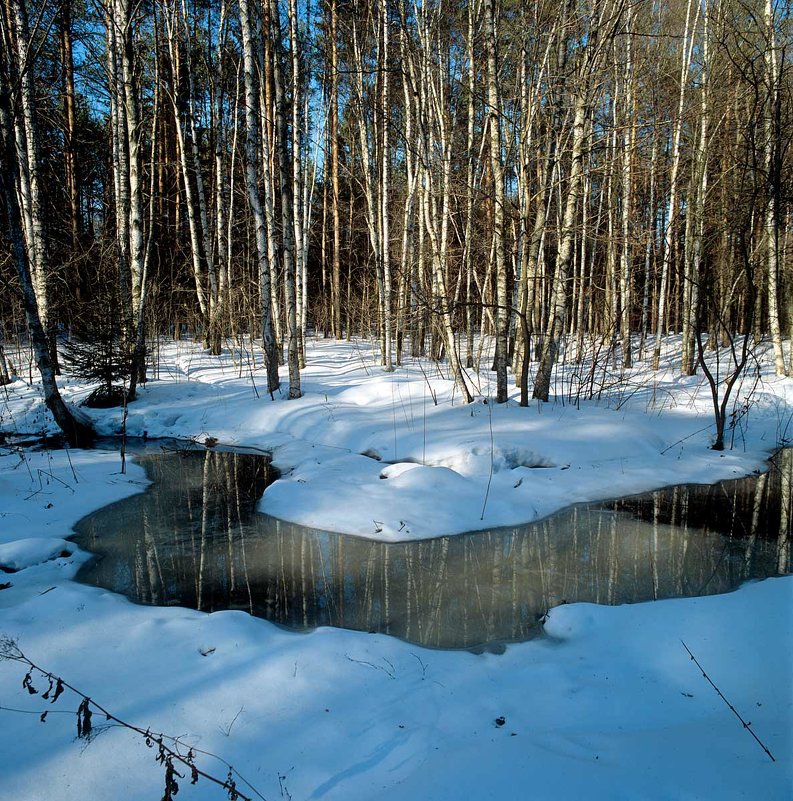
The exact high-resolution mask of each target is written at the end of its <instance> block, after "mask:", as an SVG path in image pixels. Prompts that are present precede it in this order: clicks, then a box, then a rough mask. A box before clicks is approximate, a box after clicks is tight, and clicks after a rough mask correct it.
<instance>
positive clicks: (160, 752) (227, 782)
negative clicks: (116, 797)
mask: <svg viewBox="0 0 793 801" xmlns="http://www.w3.org/2000/svg"><path fill="white" fill-rule="evenodd" d="M3 660H7V661H11V662H19V663H21V664H23V665H26V666H27V668H28V671H27V673H26V674H25V678H24V679H23V680H22V686H23V687H24V688H25V689H26V690H27V691H28V693H29V694H30V695H38V690H37V689H36V688H35V687H34V685H33V675H34V673H36V674H38V675H39V676H40V677H41V678H42V679H43V680H45V681H47V682H48V685H49V686H48V688H47V690H46V691H45V692H44V693H43V694H42V695H41V698H42V699H44V700H48V701H49V702H50V703H51V704H54V703H55V702H56V701H57V700H58V697H59V696H60V695H61V694H62V693H63V692H64V690H70V691H71V692H73V693H74V694H75V695H77V696H78V697H79V698H80V699H81V700H80V705H79V708H78V710H77V736H78V738H81V739H85V740H87V741H90V740H91V739H92V730H93V728H94V727H93V724H92V722H91V718H92V716H93V714H94V713H95V712H100V713H101V714H102V715H103V716H104V718H105V720H107V721H110V722H111V723H114V724H116V725H118V726H121V727H122V728H125V729H129V730H130V731H132V732H134V733H135V734H138V735H139V736H141V737H142V738H143V739H144V742H145V743H146V745H147V746H148V747H149V748H153V747H154V746H155V745H156V746H157V758H156V759H157V762H158V763H160V764H161V765H165V772H166V773H165V784H166V787H165V796H164V797H165V798H169V799H170V798H171V795H176V793H177V792H178V784H176V780H175V778H174V777H175V776H178V777H180V778H181V774H179V773H177V772H176V770H175V768H174V762H178V763H180V764H182V765H184V766H185V767H186V768H188V769H189V771H190V777H191V784H196V783H197V782H198V780H199V778H203V779H206V780H207V781H209V782H212V783H213V784H216V785H218V786H219V787H221V788H222V789H223V790H225V791H226V793H227V794H228V798H229V800H230V801H253V797H252V796H248V795H245V794H244V793H242V792H241V791H240V790H239V789H238V788H237V783H236V781H235V779H234V776H235V775H236V776H237V777H238V778H239V779H241V780H242V781H243V782H244V783H245V784H246V785H247V786H248V787H249V788H250V790H251V791H252V792H253V794H254V795H255V796H257V797H258V798H260V799H262V801H266V800H265V799H264V796H263V795H262V794H261V793H260V792H259V791H258V790H257V789H256V788H255V787H254V786H253V785H252V784H250V782H248V781H247V780H246V779H244V778H243V777H242V775H241V774H240V773H239V772H238V771H236V770H235V769H234V768H233V767H232V766H231V765H230V764H229V763H228V762H226V760H225V759H223V758H222V757H219V756H218V755H217V754H212V753H211V752H208V751H201V750H200V749H195V748H192V747H189V746H188V751H187V753H186V754H185V753H183V752H182V751H181V750H179V748H180V746H183V743H182V742H181V741H180V738H178V737H171V736H169V735H165V734H161V733H160V734H157V733H154V732H152V731H151V730H150V729H142V728H140V727H139V726H135V725H134V724H132V723H127V722H126V721H124V720H121V718H118V717H116V716H115V715H114V714H112V713H111V712H109V711H108V710H107V709H105V708H104V707H103V706H101V705H100V704H98V703H97V702H96V701H94V700H93V699H92V698H90V697H89V696H87V695H86V694H85V693H83V692H82V691H80V690H78V689H77V688H76V687H74V686H72V685H71V684H69V683H68V682H65V681H64V680H63V679H62V678H60V677H59V676H56V675H55V674H53V673H50V672H49V671H47V670H45V669H44V668H42V667H39V666H38V665H37V664H35V663H34V662H33V661H32V660H30V659H28V657H27V656H25V654H24V653H23V652H22V650H21V649H20V648H19V646H18V645H17V643H16V642H15V641H14V640H12V639H11V638H9V637H2V638H0V661H3ZM0 710H3V711H15V712H16V711H22V710H11V709H10V708H8V707H0ZM46 717H47V712H43V713H41V714H40V719H41V721H42V723H43V722H44V721H45V719H46ZM166 740H167V741H170V742H171V743H173V744H174V747H173V748H171V747H170V746H169V745H167V744H166V742H165V741H166ZM196 752H198V753H202V754H204V755H205V756H209V757H212V758H214V759H217V760H218V761H219V762H221V763H222V764H223V765H225V766H226V768H227V769H228V774H227V776H226V778H225V779H221V778H218V777H216V776H213V775H212V774H211V773H207V772H206V771H204V770H201V769H199V768H198V767H197V766H196V764H195V757H196Z"/></svg>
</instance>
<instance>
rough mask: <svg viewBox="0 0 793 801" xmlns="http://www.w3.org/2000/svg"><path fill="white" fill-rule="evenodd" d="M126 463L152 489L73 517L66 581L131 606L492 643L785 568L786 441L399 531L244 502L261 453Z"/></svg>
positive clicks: (263, 464)
mask: <svg viewBox="0 0 793 801" xmlns="http://www.w3.org/2000/svg"><path fill="white" fill-rule="evenodd" d="M139 460H140V462H141V463H142V464H143V466H144V467H145V469H146V472H147V474H148V476H149V478H150V479H151V480H152V482H153V484H152V486H151V487H149V488H148V489H147V490H146V491H145V492H143V493H141V494H139V495H136V496H133V497H131V498H127V499H125V500H122V501H119V502H117V503H115V504H112V505H110V506H107V507H105V508H104V509H101V510H99V511H98V512H95V513H94V514H92V515H90V516H88V517H86V518H84V519H83V520H81V521H80V522H79V523H78V525H77V526H76V532H77V534H76V536H75V540H76V542H77V543H78V544H79V545H80V547H82V548H84V549H85V550H88V551H91V552H93V553H94V554H96V555H97V556H96V558H95V559H93V560H92V561H90V562H88V563H87V564H86V565H85V566H84V567H83V568H82V569H81V570H80V572H79V574H78V576H77V578H78V580H79V581H83V582H86V583H89V584H93V585H98V586H101V587H105V588H107V589H110V590H113V591H115V592H120V593H123V594H124V595H126V596H127V597H128V598H130V599H131V600H133V601H135V602H137V603H142V604H153V605H159V606H168V605H178V606H187V607H192V608H194V609H200V610H204V611H216V610H220V609H243V610H245V611H247V612H249V613H251V614H253V615H257V616H260V617H264V618H267V619H268V620H271V621H273V622H275V623H278V624H281V625H284V626H289V627H292V628H296V629H311V628H314V627H316V626H337V627H343V628H351V629H358V630H362V631H372V632H384V633H387V634H391V635H394V636H397V637H400V638H402V639H405V640H409V641H411V642H415V643H418V644H420V645H424V646H432V647H440V648H469V649H474V650H483V649H487V650H496V651H497V650H500V649H502V648H503V644H504V643H505V642H514V641H519V640H525V639H529V638H531V637H533V636H535V635H536V634H537V633H538V632H539V631H540V629H541V626H540V623H539V621H540V619H541V618H542V616H543V614H544V613H545V612H546V611H547V610H548V609H550V608H551V607H553V606H556V605H558V604H560V603H566V602H569V603H572V602H574V601H591V602H594V603H603V604H621V603H633V602H638V601H646V600H652V599H660V598H670V597H682V596H698V595H710V594H714V593H720V592H727V591H729V590H732V589H734V588H735V587H737V586H738V585H739V584H740V583H741V582H743V581H746V580H748V579H759V578H764V577H768V576H773V575H779V574H783V573H789V572H790V571H791V553H790V528H791V525H790V521H791V513H792V508H793V504H792V503H791V496H792V495H793V449H786V450H782V451H780V452H779V454H778V455H777V456H776V458H775V460H774V461H773V462H771V463H770V469H769V471H768V472H767V473H763V474H762V475H760V476H754V477H749V478H744V479H740V480H736V481H724V482H721V483H719V484H715V485H712V486H701V485H681V486H677V487H670V488H667V489H663V490H660V491H657V492H652V493H648V494H645V495H640V496H634V497H630V498H626V499H622V500H618V501H612V502H609V503H599V504H585V505H578V506H574V507H571V508H569V509H566V510H563V511H561V512H559V513H558V514H555V515H553V516H551V517H548V518H546V519H544V520H541V521H539V522H537V523H532V524H529V525H522V526H515V527H511V528H501V529H494V530H490V531H479V532H474V533H470V534H462V535H457V536H450V537H438V538H437V539H431V540H423V541H411V542H401V543H383V542H374V541H371V540H367V539H362V538H359V537H353V536H347V535H343V534H337V533H331V532H325V531H317V530H314V529H310V528H305V527H303V526H300V525H295V524H292V523H287V522H284V521H282V520H277V519H275V518H272V517H269V516H267V515H263V514H259V513H257V512H256V505H257V502H258V499H259V498H260V497H261V495H262V493H263V492H264V489H265V488H266V486H267V485H268V484H269V483H271V482H272V481H274V480H275V479H276V478H277V474H276V472H275V471H274V470H273V468H272V467H271V466H270V463H269V460H268V459H267V458H266V457H263V456H254V455H249V454H242V453H231V452H221V451H217V450H206V451H189V450H182V451H175V452H174V451H171V452H159V453H150V452H149V453H144V454H142V455H141V456H140V457H139Z"/></svg>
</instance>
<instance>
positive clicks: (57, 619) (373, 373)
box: [0, 340, 793, 801]
mask: <svg viewBox="0 0 793 801" xmlns="http://www.w3.org/2000/svg"><path fill="white" fill-rule="evenodd" d="M675 345H676V343H675V342H673V341H670V342H669V354H671V353H673V349H674V347H675ZM252 359H253V355H252V354H248V353H245V352H240V351H235V352H234V353H228V352H227V353H225V354H224V355H223V356H221V357H212V356H210V355H208V354H206V353H205V352H203V351H201V350H200V349H199V348H197V347H195V346H194V345H192V344H190V343H187V342H181V343H170V344H163V346H162V348H161V351H160V371H159V378H158V380H153V381H150V382H149V383H148V384H147V385H146V387H145V388H143V389H142V390H141V392H140V397H139V400H137V401H136V402H135V403H134V404H132V405H131V406H130V407H129V415H128V419H127V431H128V434H129V435H132V436H138V435H140V436H142V435H143V434H144V432H145V433H146V435H147V436H148V437H179V438H193V439H195V440H197V441H199V442H201V441H205V440H206V439H207V438H210V437H211V438H215V439H217V440H218V442H220V443H222V444H225V445H244V446H248V447H255V448H260V449H264V450H267V451H270V452H272V453H273V455H274V459H275V463H276V465H277V466H279V467H280V468H281V469H282V471H283V472H284V475H283V478H282V479H281V480H279V481H277V482H276V483H274V484H273V485H272V486H270V487H269V488H268V489H267V491H266V492H265V495H264V497H263V499H262V502H261V507H260V508H261V510H262V511H266V512H268V513H270V514H272V515H275V516H278V517H282V518H286V519H290V520H293V521H296V522H302V523H305V524H308V525H311V526H314V527H318V528H325V529H330V530H338V531H344V532H348V533H353V534H358V535H360V536H369V537H375V538H377V539H400V538H403V539H416V538H422V537H434V536H438V535H441V534H447V533H453V532H461V531H467V530H472V529H480V528H484V527H493V526H498V525H507V524H513V523H518V522H521V521H529V520H532V519H536V518H537V517H541V516H544V515H547V514H549V513H550V512H552V511H554V510H556V509H559V508H562V507H563V506H566V505H568V504H570V503H574V502H577V501H581V500H586V499H597V498H605V497H614V496H616V495H622V494H627V493H632V492H638V491H641V490H646V489H652V488H655V487H658V486H662V485H665V484H671V483H680V482H686V481H699V482H710V481H715V480H718V479H721V478H727V477H734V476H736V475H741V474H745V473H747V472H751V471H752V470H755V469H757V468H758V467H760V466H761V465H762V463H763V461H764V460H765V459H766V458H767V456H768V454H769V453H770V451H771V450H773V449H774V448H775V447H776V446H777V445H778V444H780V443H781V442H783V441H786V440H789V439H792V438H793V381H791V380H790V379H779V378H775V377H773V375H772V371H771V370H770V367H769V359H768V357H767V356H765V355H760V356H759V361H758V362H757V364H755V365H754V366H753V367H752V370H751V372H749V373H747V375H746V377H745V380H744V384H743V387H742V391H741V394H740V395H739V396H738V397H737V404H736V405H735V406H734V407H731V410H732V411H734V412H735V414H734V417H733V421H734V428H733V431H732V434H731V436H730V437H729V438H728V442H729V441H732V444H733V445H734V447H733V448H732V449H731V450H727V451H725V452H723V453H717V452H714V451H711V450H710V449H709V447H708V446H709V444H710V443H711V441H712V438H713V424H712V411H711V403H712V402H711V398H710V394H709V391H708V388H707V385H706V384H705V383H704V381H703V379H702V377H701V376H695V377H691V378H681V377H680V376H679V374H678V372H677V370H676V369H675V365H674V364H673V363H672V361H671V355H670V359H669V361H668V362H667V368H666V369H665V370H664V371H662V372H660V373H652V372H649V371H647V370H645V369H644V368H636V369H634V370H630V371H627V372H626V373H625V374H622V375H620V374H618V373H615V372H614V368H612V367H606V366H605V365H604V364H603V363H602V361H603V360H601V363H600V364H596V365H595V368H594V370H592V371H590V368H591V364H589V363H586V362H585V363H584V364H583V366H581V367H577V366H576V365H575V364H572V363H571V364H568V365H563V366H562V367H561V368H560V369H559V370H558V372H557V379H556V381H557V383H556V385H555V391H556V393H557V394H556V399H555V400H554V401H553V402H551V403H548V404H541V405H538V404H536V403H533V404H532V405H531V406H529V407H528V408H520V407H519V406H518V404H517V394H516V393H515V392H513V399H512V400H511V401H510V402H509V403H508V404H506V405H497V404H495V403H492V402H490V396H492V395H494V394H495V386H494V383H493V376H492V374H491V373H489V372H484V371H483V372H481V373H480V374H479V375H476V374H472V375H471V379H472V381H473V382H474V384H475V386H476V388H477V392H478V398H477V401H476V402H475V403H474V404H471V405H467V406H466V405H463V404H461V403H460V402H459V398H458V397H456V396H455V394H454V391H453V386H452V384H451V382H449V381H448V380H447V376H445V375H444V373H443V368H438V367H437V366H436V365H433V364H430V363H427V362H424V363H419V362H418V361H415V360H409V361H408V363H407V364H406V365H405V366H403V367H400V368H398V369H397V370H396V371H395V372H393V373H384V372H383V371H382V369H381V368H380V367H379V365H378V359H377V354H376V353H375V352H374V349H373V348H372V346H371V344H370V343H366V342H361V341H357V342H353V343H337V342H335V341H331V340H312V341H311V342H310V343H309V352H308V363H309V366H308V367H307V368H306V370H305V371H304V372H303V390H304V393H305V395H304V397H303V398H301V399H299V400H296V401H287V400H285V399H282V398H276V400H275V402H273V401H271V400H270V399H269V397H267V396H266V394H265V392H264V376H263V371H262V369H261V357H260V356H258V357H257V361H258V364H257V365H256V366H254V364H253V361H252ZM486 361H487V357H485V359H484V360H483V364H484V363H486ZM617 379H619V381H617ZM591 385H593V386H594V387H595V389H596V390H597V389H598V388H602V392H600V394H599V397H597V398H596V399H595V400H584V397H585V395H586V394H587V391H588V389H589V387H590V386H591ZM89 390H90V387H86V386H82V385H80V384H79V382H69V381H66V382H65V383H64V395H65V397H66V398H67V399H68V400H72V401H78V400H79V399H80V398H81V397H83V396H85V395H86V394H87V393H88V391H89ZM284 398H285V396H284ZM91 415H92V416H93V418H94V420H95V421H96V424H97V428H98V429H99V430H100V432H102V433H107V434H113V433H116V432H117V431H118V429H119V427H120V420H121V415H120V412H119V410H108V411H92V412H91ZM52 429H53V425H52V422H51V421H50V420H49V417H48V414H47V413H46V410H45V408H44V407H43V404H42V402H41V399H40V395H39V392H38V387H37V386H36V385H35V384H34V385H33V386H32V387H31V386H28V385H27V384H26V383H25V382H23V381H17V382H15V383H13V384H12V385H10V386H9V387H7V388H0V430H3V431H11V430H13V431H18V432H37V433H39V432H42V431H48V430H52ZM537 467H542V468H543V469H541V470H540V469H535V468H537ZM144 486H145V477H144V475H143V471H142V469H141V468H140V467H139V466H137V465H134V464H130V465H128V470H127V473H126V475H121V474H120V473H119V458H118V454H116V453H112V452H99V451H94V452H80V451H70V452H66V451H49V452H38V453H30V452H28V453H24V454H20V453H15V452H12V451H10V450H0V565H4V566H6V567H7V568H12V569H14V570H16V571H17V572H14V573H10V574H8V575H7V576H4V575H2V574H0V583H10V584H11V586H10V587H8V588H7V589H4V590H2V591H0V635H5V636H7V637H11V638H14V639H15V640H16V641H17V642H18V645H19V647H20V648H22V650H23V651H24V652H25V653H26V654H27V655H28V656H29V657H30V658H31V659H33V660H34V661H35V662H37V663H38V664H40V665H42V666H43V667H45V668H46V669H47V670H50V671H52V672H53V673H56V674H58V675H60V676H62V677H63V678H64V680H66V681H68V682H69V683H71V684H73V685H74V686H76V687H78V688H80V689H81V690H83V691H84V692H85V693H87V694H88V695H90V696H91V697H92V698H93V699H95V700H96V701H97V702H98V703H100V704H102V705H103V706H104V707H106V708H107V709H109V710H111V711H112V712H113V713H114V714H115V715H117V716H118V717H120V718H123V719H125V720H127V721H129V722H132V723H135V724H138V725H142V726H143V728H146V727H151V729H152V731H164V732H166V733H168V734H171V735H174V736H178V737H181V738H182V740H183V742H184V743H187V744H191V745H194V746H197V747H198V748H201V749H203V750H206V751H210V752H213V753H215V754H218V755H220V756H222V757H223V758H224V759H226V760H228V761H229V762H231V763H232V764H233V765H234V767H235V768H236V769H237V770H238V771H239V772H240V773H241V774H242V775H243V776H244V777H245V778H246V779H248V780H249V781H250V782H251V784H253V785H255V787H256V788H257V789H258V791H259V792H260V793H261V795H262V796H264V797H265V798H267V799H268V800H269V799H277V798H290V797H291V798H293V799H295V801H297V799H312V798H327V799H332V798H339V799H340V798H344V799H345V800H346V801H347V800H350V799H379V798H383V799H386V798H388V799H458V798H471V799H485V798H499V799H506V798H509V799H522V798H540V799H545V798H553V799H557V798H559V799H565V798H604V799H616V798H625V799H640V798H641V799H644V798H647V799H669V798H706V799H711V798H712V799H732V798H742V797H750V798H764V799H788V798H790V797H791V796H792V795H793V678H792V677H793V578H790V577H783V578H777V579H768V580H766V581H763V582H760V583H756V584H751V585H746V586H744V587H743V588H741V589H740V590H738V591H737V592H735V593H732V594H729V595H723V596H714V597H709V598H701V599H686V600H675V601H663V602H657V603H653V604H638V605H635V606H623V607H599V606H592V605H586V604H575V605H570V606H564V607H560V608H557V609H554V610H552V611H551V613H550V617H549V619H548V621H547V624H546V633H547V636H546V637H544V638H541V639H539V640H535V641H532V642H528V643H523V644H518V645H510V646H508V647H507V649H506V653H504V654H500V655H495V654H485V655H478V656H477V655H473V654H469V653H461V652H442V651H433V650H426V649H421V648H418V647H417V646H415V645H409V644H406V643H403V642H400V641H397V640H394V639H391V638H388V637H385V636H381V635H369V634H361V633H354V632H349V631H341V630H331V629H320V630H318V631H316V632H313V633H311V634H308V635H306V634H295V633H290V632H285V631H283V630H280V629H278V628H276V627H274V626H273V625H271V624H269V623H267V622H265V621H262V620H257V619H253V618H250V617H249V616H247V615H245V614H243V613H239V612H220V613H214V614H211V615H207V614H202V613H199V612H192V611H187V610H184V609H173V608H172V609H159V608H144V607H138V606H134V605H132V604H130V603H129V602H128V601H126V600H125V599H123V598H121V597H119V596H116V595H113V594H111V593H107V592H105V591H102V590H98V589H95V588H89V587H85V586H82V585H78V584H75V583H74V582H72V581H71V580H70V579H71V578H72V577H73V576H74V574H75V572H76V569H77V567H78V566H79V563H80V562H81V561H82V559H83V558H84V555H83V554H79V553H77V552H76V551H75V548H74V546H73V545H72V544H71V543H68V542H67V541H66V538H67V537H68V536H69V532H70V530H71V527H72V525H73V524H74V523H75V522H76V521H77V520H78V519H79V518H80V517H81V516H82V515H84V514H85V513H87V512H88V511H91V510H93V509H96V508H98V507H100V506H102V505H104V504H106V503H109V502H111V501H113V500H116V499H119V498H121V497H125V496H128V495H129V494H131V493H134V492H138V491H141V490H142V489H143V487H144ZM66 553H68V554H69V555H68V556H67V555H65V554H66ZM681 640H682V641H684V642H685V643H686V644H687V645H688V646H689V648H691V650H692V652H693V653H694V654H695V655H696V656H697V658H698V659H699V661H700V662H701V663H702V665H703V667H704V668H705V670H706V671H707V672H708V675H709V676H710V677H711V678H712V679H713V681H714V682H715V683H716V684H717V685H718V686H719V688H720V689H721V690H722V692H723V693H724V695H725V696H726V697H727V698H728V699H729V700H730V702H731V703H732V704H733V705H734V706H735V708H736V709H737V710H738V712H740V713H741V714H742V715H743V716H744V718H745V719H746V720H750V721H751V723H752V729H753V730H754V731H755V732H756V733H757V734H758V736H759V737H760V738H761V739H762V741H763V742H764V743H765V744H766V746H767V747H768V748H769V749H770V751H771V752H772V753H773V754H774V756H775V757H776V760H777V761H776V762H772V761H771V759H769V757H768V756H767V755H766V754H765V753H764V752H763V750H762V749H761V748H760V747H759V745H758V744H757V743H756V742H755V741H754V740H753V739H752V737H751V736H750V734H749V733H748V732H747V731H744V730H743V727H742V725H741V723H740V721H739V720H738V719H737V718H736V717H734V716H733V714H732V713H731V712H730V710H729V709H728V708H727V707H726V705H725V704H724V702H723V701H722V700H721V699H720V698H719V697H718V696H717V694H716V693H715V691H714V690H713V689H712V687H711V686H710V685H709V684H708V683H707V682H706V680H705V679H704V678H703V677H702V674H701V672H700V671H699V670H698V669H697V668H696V666H695V665H694V663H693V662H691V660H690V659H689V656H688V654H687V653H686V651H685V649H684V648H683V645H682V643H681ZM24 673H25V671H24V670H23V669H21V668H20V666H19V665H18V664H16V663H13V662H9V661H5V662H0V707H2V708H3V710H2V711H0V715H2V726H0V798H6V797H7V798H20V799H38V798H40V799H86V798H97V799H99V798H114V799H121V800H122V801H123V800H124V799H130V800H132V799H143V798H157V797H160V796H161V795H162V779H163V771H162V768H161V767H160V766H158V765H157V764H156V762H155V760H154V756H155V754H153V753H152V751H150V750H149V749H147V748H146V746H145V744H144V743H143V742H142V741H141V740H140V738H137V737H135V736H134V735H132V734H131V733H130V732H128V731H125V730H123V729H120V728H118V727H112V728H109V729H108V730H107V731H105V732H104V733H102V734H101V736H99V737H97V738H96V739H95V740H94V741H93V742H91V743H90V744H89V745H88V746H87V747H85V745H84V743H83V742H82V741H75V740H74V734H75V731H76V729H75V719H74V716H73V715H72V714H56V713H59V712H63V711H65V710H71V711H72V712H73V711H74V710H76V708H77V705H78V703H79V701H77V700H75V696H73V695H71V694H70V693H68V692H67V693H65V694H64V695H63V696H62V698H60V699H59V701H58V703H57V704H55V705H54V706H48V704H47V702H46V701H42V700H41V698H40V696H39V695H31V694H29V692H28V691H27V689H25V688H23V687H22V679H23V677H24ZM34 678H35V677H34ZM35 683H36V681H34V684H35ZM40 683H41V681H40V680H39V684H40ZM44 689H46V682H45V687H44ZM8 708H12V709H17V710H29V711H32V712H35V714H23V713H22V712H12V711H6V710H7V709H8ZM44 708H50V709H51V714H50V715H48V717H47V720H46V722H45V723H43V724H42V723H40V722H39V714H40V713H41V711H43V709H44ZM502 717H503V718H504V719H505V721H504V723H503V725H498V724H497V723H496V720H497V719H499V721H500V719H501V718H502ZM94 722H95V723H100V724H101V721H97V720H96V718H95V721H94ZM199 766H200V767H201V768H203V769H205V770H207V771H209V772H212V773H214V774H215V775H218V776H220V777H221V778H225V774H226V768H225V767H224V766H223V765H222V764H221V763H217V762H213V760H212V759H209V758H203V759H201V760H200V761H199ZM180 784H181V785H182V786H181V791H180V794H179V798H206V799H210V798H222V797H225V796H224V793H223V792H222V791H221V790H220V789H219V788H217V787H212V786H211V785H210V784H209V783H208V782H206V781H205V780H202V781H200V782H199V783H198V784H197V785H196V786H195V787H193V786H190V785H189V777H188V778H185V779H184V780H182V781H180ZM240 789H241V790H243V791H244V792H245V791H246V788H245V787H244V786H242V785H241V786H240ZM157 793H160V796H158V795H157ZM248 794H251V793H250V791H249V792H248Z"/></svg>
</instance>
